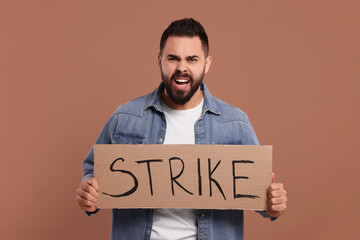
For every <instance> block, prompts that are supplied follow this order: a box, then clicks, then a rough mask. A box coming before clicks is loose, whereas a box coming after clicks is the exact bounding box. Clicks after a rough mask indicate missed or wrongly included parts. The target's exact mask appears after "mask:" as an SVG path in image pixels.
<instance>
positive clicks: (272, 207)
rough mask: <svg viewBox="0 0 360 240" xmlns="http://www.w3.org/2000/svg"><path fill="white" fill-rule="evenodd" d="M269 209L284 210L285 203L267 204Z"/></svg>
mask: <svg viewBox="0 0 360 240" xmlns="http://www.w3.org/2000/svg"><path fill="white" fill-rule="evenodd" d="M269 210H270V211H273V212H284V211H285V210H286V204H285V203H283V204H278V205H271V206H269Z"/></svg>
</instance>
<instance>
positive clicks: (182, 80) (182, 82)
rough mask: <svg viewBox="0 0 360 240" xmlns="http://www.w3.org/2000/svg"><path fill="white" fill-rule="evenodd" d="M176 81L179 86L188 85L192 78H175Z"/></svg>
mask: <svg viewBox="0 0 360 240" xmlns="http://www.w3.org/2000/svg"><path fill="white" fill-rule="evenodd" d="M174 81H175V83H176V85H179V86H186V85H188V84H189V82H190V80H188V79H186V78H175V79H174Z"/></svg>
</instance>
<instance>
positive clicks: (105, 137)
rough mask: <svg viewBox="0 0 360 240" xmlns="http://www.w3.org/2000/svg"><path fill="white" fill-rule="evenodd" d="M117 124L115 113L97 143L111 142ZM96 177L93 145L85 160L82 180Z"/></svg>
mask: <svg viewBox="0 0 360 240" xmlns="http://www.w3.org/2000/svg"><path fill="white" fill-rule="evenodd" d="M116 124H117V115H116V114H115V113H113V114H112V115H111V117H110V119H109V120H108V121H107V123H106V125H105V126H104V128H103V130H102V131H101V133H100V135H99V137H98V138H97V139H96V141H95V144H111V139H112V137H113V134H114V131H115V128H116ZM89 177H94V150H93V147H91V149H90V151H89V153H88V154H87V156H86V158H85V160H84V162H83V177H82V180H81V181H82V182H83V181H85V179H86V178H89Z"/></svg>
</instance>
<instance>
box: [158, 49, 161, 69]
mask: <svg viewBox="0 0 360 240" xmlns="http://www.w3.org/2000/svg"><path fill="white" fill-rule="evenodd" d="M158 64H159V67H160V66H161V52H159V54H158Z"/></svg>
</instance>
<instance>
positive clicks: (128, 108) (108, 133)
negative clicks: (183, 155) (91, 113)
mask: <svg viewBox="0 0 360 240" xmlns="http://www.w3.org/2000/svg"><path fill="white" fill-rule="evenodd" d="M162 89H163V86H162V84H160V86H159V87H158V88H157V89H156V90H155V91H154V92H152V93H150V94H148V95H146V96H143V97H140V98H137V99H135V100H133V101H130V102H128V103H126V104H124V105H121V106H119V107H118V108H117V109H116V111H115V112H114V113H113V114H112V115H111V117H110V119H109V120H108V122H107V123H106V125H105V127H104V129H103V130H102V132H101V133H100V135H99V137H98V139H97V140H96V142H95V144H163V142H164V137H165V131H166V120H165V116H164V110H163V108H162V103H161V91H162ZM201 89H202V90H203V92H204V105H203V110H202V114H201V116H200V118H199V119H198V121H197V122H196V124H195V143H196V144H224V145H234V144H236V145H258V144H259V142H258V140H257V137H256V135H255V132H254V130H253V128H252V126H251V123H250V121H249V119H248V117H247V115H246V114H245V113H244V112H242V111H241V110H240V109H238V108H236V107H234V106H231V105H229V104H227V103H224V102H222V101H221V100H219V99H217V98H215V97H213V96H212V95H211V94H210V92H209V91H208V89H207V87H206V86H205V84H202V85H201ZM93 156H94V155H93V149H92V148H91V150H90V152H89V153H88V155H87V157H86V158H85V160H84V162H83V170H84V174H83V178H82V181H84V180H85V179H86V178H88V177H93V176H94V174H93V171H94V158H93ZM259 213H260V214H261V215H262V216H263V217H269V216H267V215H266V213H265V212H259ZM89 215H91V213H89ZM243 219H244V216H243V211H242V210H208V209H199V210H198V239H199V240H202V239H208V240H221V239H224V240H225V239H226V240H233V239H243V238H244V221H243ZM152 221H153V209H113V216H112V227H111V239H114V240H115V239H135V240H141V239H150V235H151V229H152Z"/></svg>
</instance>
